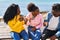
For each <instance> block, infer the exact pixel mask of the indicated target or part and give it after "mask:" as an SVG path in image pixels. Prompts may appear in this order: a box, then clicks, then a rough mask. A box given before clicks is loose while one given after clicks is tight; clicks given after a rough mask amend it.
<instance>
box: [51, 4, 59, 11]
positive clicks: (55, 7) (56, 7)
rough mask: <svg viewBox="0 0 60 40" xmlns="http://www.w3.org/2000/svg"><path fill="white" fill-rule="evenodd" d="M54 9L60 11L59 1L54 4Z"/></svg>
mask: <svg viewBox="0 0 60 40" xmlns="http://www.w3.org/2000/svg"><path fill="white" fill-rule="evenodd" d="M52 10H54V11H60V4H59V3H56V4H53V6H52Z"/></svg>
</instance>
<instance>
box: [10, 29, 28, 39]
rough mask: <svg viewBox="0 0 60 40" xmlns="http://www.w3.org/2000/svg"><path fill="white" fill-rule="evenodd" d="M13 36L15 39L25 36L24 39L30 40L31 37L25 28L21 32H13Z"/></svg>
mask: <svg viewBox="0 0 60 40" xmlns="http://www.w3.org/2000/svg"><path fill="white" fill-rule="evenodd" d="M11 37H12V38H13V40H20V39H21V38H23V39H24V40H28V38H29V37H28V34H27V33H26V31H25V30H24V31H22V32H21V33H16V32H11Z"/></svg>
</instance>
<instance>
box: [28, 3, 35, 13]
mask: <svg viewBox="0 0 60 40" xmlns="http://www.w3.org/2000/svg"><path fill="white" fill-rule="evenodd" d="M35 6H36V5H35V4H34V3H29V4H28V6H27V9H28V11H29V12H32V10H33V9H32V8H34V7H35Z"/></svg>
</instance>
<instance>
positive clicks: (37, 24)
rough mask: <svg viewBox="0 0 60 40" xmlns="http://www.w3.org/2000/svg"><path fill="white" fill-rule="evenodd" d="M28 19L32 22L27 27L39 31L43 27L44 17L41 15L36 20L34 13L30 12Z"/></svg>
mask: <svg viewBox="0 0 60 40" xmlns="http://www.w3.org/2000/svg"><path fill="white" fill-rule="evenodd" d="M26 18H27V19H28V20H30V21H28V22H27V25H31V26H34V27H36V28H37V29H38V28H40V27H42V26H43V20H42V19H43V17H42V15H41V14H40V13H39V14H38V15H37V16H36V17H35V18H34V19H32V18H33V15H32V13H31V12H30V13H29V14H28V15H27V16H26Z"/></svg>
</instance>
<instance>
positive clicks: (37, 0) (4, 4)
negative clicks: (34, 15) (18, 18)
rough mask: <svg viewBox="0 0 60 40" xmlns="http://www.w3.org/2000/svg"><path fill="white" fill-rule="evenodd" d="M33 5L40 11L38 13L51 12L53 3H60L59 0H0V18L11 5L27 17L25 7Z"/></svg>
mask: <svg viewBox="0 0 60 40" xmlns="http://www.w3.org/2000/svg"><path fill="white" fill-rule="evenodd" d="M31 2H32V3H34V4H35V5H37V6H38V7H39V9H40V11H51V7H52V5H53V4H54V3H60V0H0V16H3V15H4V13H5V11H6V9H7V8H8V7H9V6H10V5H11V4H13V3H15V4H18V5H19V7H20V10H21V14H22V15H27V14H28V10H27V5H28V4H29V3H31Z"/></svg>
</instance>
